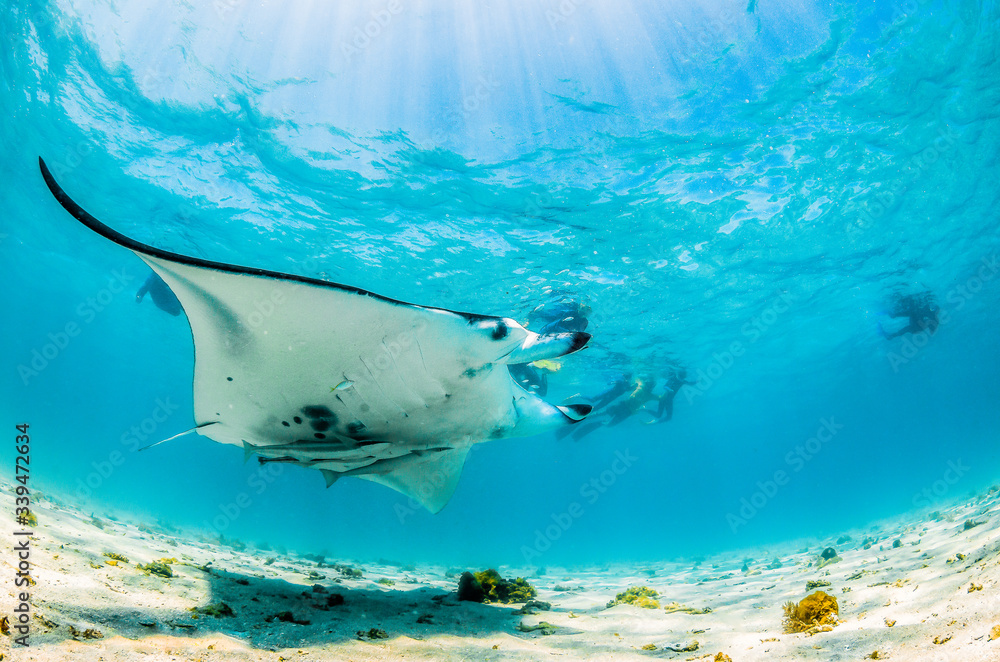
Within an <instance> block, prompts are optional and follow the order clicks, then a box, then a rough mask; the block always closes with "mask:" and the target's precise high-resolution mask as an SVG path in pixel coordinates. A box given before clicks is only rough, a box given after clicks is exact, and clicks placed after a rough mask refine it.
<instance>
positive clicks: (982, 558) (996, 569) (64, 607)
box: [0, 484, 1000, 662]
mask: <svg viewBox="0 0 1000 662" xmlns="http://www.w3.org/2000/svg"><path fill="white" fill-rule="evenodd" d="M2 490H3V492H2V496H0V511H2V512H8V513H9V512H12V510H13V497H12V490H11V487H10V485H9V484H4V485H3V487H2ZM998 509H1000V492H998V493H993V494H987V495H984V496H981V497H979V498H977V499H974V500H972V501H970V502H966V503H961V504H958V505H955V506H952V507H950V508H947V509H945V510H943V511H942V515H943V517H941V518H940V519H936V520H935V519H932V518H930V517H927V516H924V517H923V518H918V516H916V515H911V516H908V518H900V519H898V520H893V521H887V522H882V523H880V524H879V525H876V526H874V527H871V528H870V529H868V530H866V531H850V532H847V535H850V536H851V540H850V541H848V542H843V543H839V544H838V543H837V542H836V539H837V536H835V537H834V538H833V539H831V540H825V541H818V540H814V541H798V542H796V543H794V544H788V545H785V546H783V547H775V548H771V549H755V550H745V551H741V552H739V553H735V552H734V553H729V554H725V555H721V556H718V557H715V558H709V559H706V560H705V561H703V562H701V563H700V564H695V563H693V562H685V563H680V562H668V563H660V564H643V565H641V566H638V567H624V566H623V567H612V568H590V569H573V570H569V569H549V570H548V571H547V574H545V575H544V576H542V577H533V578H531V580H530V581H531V582H532V584H534V585H535V586H536V587H537V588H538V590H539V595H538V599H539V600H544V601H548V602H551V603H552V610H551V611H547V612H540V613H539V614H537V615H527V616H520V615H517V614H515V613H514V612H515V610H516V609H517V608H518V607H519V606H518V605H511V606H508V605H482V604H475V603H470V602H458V601H457V600H456V598H455V587H456V584H457V580H456V578H454V577H445V572H446V570H445V568H441V567H437V568H435V567H421V568H416V569H411V570H405V569H403V568H400V567H397V566H387V565H379V564H372V563H351V564H349V565H353V566H354V567H358V568H361V569H363V571H364V577H363V578H361V579H344V578H342V577H341V573H340V572H338V571H337V570H335V569H334V568H332V567H329V566H327V565H322V566H318V565H317V563H316V562H315V561H311V560H307V559H304V558H302V557H299V556H296V555H294V554H292V555H284V554H277V553H274V552H267V551H257V550H247V551H237V550H234V549H232V548H230V547H226V546H220V545H219V544H214V543H209V542H204V541H192V540H188V539H186V538H184V537H177V534H176V533H175V534H171V533H169V532H166V531H161V530H157V529H156V528H155V527H153V528H149V527H147V526H144V527H143V530H140V529H139V526H138V525H137V524H129V523H124V522H112V521H109V520H106V519H102V520H100V524H101V525H102V526H103V528H100V527H99V526H98V525H96V524H95V523H94V522H93V521H92V520H91V519H90V518H89V517H88V516H86V515H83V514H82V513H80V512H79V511H77V510H76V509H73V508H70V507H67V506H65V505H60V504H58V503H56V502H54V501H53V500H51V499H47V498H43V499H41V500H40V501H39V502H38V503H36V512H37V514H38V517H39V520H40V522H41V524H40V526H39V527H37V528H36V529H35V531H36V536H35V539H34V540H33V541H32V546H33V547H32V557H31V561H32V563H33V564H34V571H33V572H34V577H35V579H36V581H37V584H36V585H35V586H34V587H32V589H31V591H32V604H33V610H34V619H33V623H32V631H31V636H30V642H31V646H30V647H29V648H22V647H13V648H12V647H11V643H12V642H11V639H10V638H9V637H0V646H2V648H0V652H2V653H3V655H4V659H7V660H10V659H13V660H46V661H47V660H76V659H84V660H105V661H108V662H111V661H124V660H202V661H204V662H210V661H213V660H268V661H274V662H277V661H279V660H358V661H361V660H522V659H526V660H552V659H557V660H642V659H649V658H658V659H677V660H712V659H714V658H715V655H716V654H717V653H719V652H723V653H725V654H726V655H729V656H730V657H731V658H732V660H733V661H734V662H747V661H750V660H861V659H864V658H865V657H866V656H869V655H870V654H871V653H872V652H873V651H879V654H880V657H879V658H878V659H883V658H884V659H891V660H900V661H902V660H919V661H921V662H934V661H942V662H943V661H945V660H956V661H958V660H961V661H962V662H975V661H978V660H983V661H986V660H1000V639H998V640H995V641H990V640H989V636H990V632H991V629H992V628H993V627H994V626H997V625H1000V600H998V595H1000V532H998V528H997V524H998V522H1000V521H998V519H997V513H998ZM970 518H971V519H974V520H976V521H981V522H983V524H981V525H980V526H976V527H974V528H972V529H970V530H965V529H964V527H963V523H964V522H965V520H966V519H970ZM866 536H871V537H872V538H875V539H876V542H875V543H874V545H873V546H872V547H871V548H870V549H867V550H866V549H863V548H862V544H861V542H862V540H863V539H864V538H865V537H866ZM897 537H898V538H900V539H901V541H902V546H901V547H898V548H893V546H892V543H893V541H894V540H895V539H896V538H897ZM8 540H9V538H8ZM828 545H830V546H833V547H835V548H836V549H837V551H838V552H839V555H840V557H841V559H842V560H841V561H840V562H837V563H833V564H831V565H828V566H826V567H824V568H822V569H819V568H817V567H816V564H815V561H816V560H817V558H818V554H819V552H820V551H821V550H822V549H823V547H825V546H828ZM806 546H808V551H804V548H805V547H806ZM6 549H7V550H8V551H7V552H4V553H3V554H0V563H2V564H3V566H4V574H5V575H6V576H7V577H8V578H9V579H8V580H6V581H5V582H4V583H5V586H6V587H7V591H6V593H7V596H6V598H5V604H4V613H5V614H10V613H11V609H12V607H13V604H14V593H13V592H14V587H13V574H14V567H13V566H14V564H15V560H14V557H13V554H12V553H11V552H10V549H11V545H10V544H8V545H7V546H6ZM104 552H115V553H118V554H122V555H124V556H126V557H128V563H119V564H118V565H117V566H111V565H107V563H106V561H107V559H106V558H105V557H104V556H103V553H104ZM956 553H962V554H964V555H965V558H964V560H960V561H956V560H955V559H956ZM745 556H746V557H751V558H753V559H754V560H755V562H754V563H752V564H751V568H750V572H749V573H744V572H742V571H741V567H742V565H743V559H744V557H745ZM164 557H175V558H176V559H178V561H179V562H180V563H176V564H172V565H171V568H172V569H173V572H174V577H173V578H170V579H165V578H161V577H158V576H155V575H148V574H145V573H143V572H141V571H140V570H138V569H137V568H136V565H137V564H139V563H142V564H145V563H148V562H150V561H152V560H155V559H160V558H164ZM268 557H275V559H276V560H275V561H274V562H272V563H271V564H269V565H265V561H266V559H268ZM773 558H778V559H779V560H780V562H781V564H782V565H781V567H780V568H776V569H768V568H767V566H768V564H769V563H770V561H771V560H772V559H773ZM209 562H211V571H206V570H204V569H202V568H200V567H199V566H203V565H204V564H206V563H209ZM327 562H328V563H334V561H333V560H332V559H328V560H327ZM340 562H341V563H343V561H340ZM91 564H94V565H97V566H99V567H98V568H94V567H92V565H91ZM185 564H186V565H185ZM472 569H473V570H478V569H479V568H472ZM499 570H500V572H501V574H503V575H504V576H516V575H519V574H527V573H531V572H532V570H531V569H526V568H505V567H502V568H499ZM310 573H318V574H319V575H322V577H316V576H315V575H314V576H312V577H311V576H310ZM859 573H860V574H859ZM851 577H854V578H853V579H850V578H851ZM380 578H387V579H390V580H392V581H393V582H395V583H394V585H392V586H384V585H380V584H378V583H376V582H377V580H378V579H380ZM809 580H824V581H829V582H830V583H831V584H832V586H830V587H825V588H823V589H821V590H824V591H826V592H828V593H830V594H831V595H833V596H835V597H836V598H837V599H838V601H839V603H840V618H841V623H840V624H839V625H838V626H837V627H835V628H834V629H833V631H831V632H823V633H819V634H815V635H806V634H785V633H784V632H783V629H782V616H783V611H782V605H783V604H784V603H785V602H786V601H789V600H793V601H798V600H801V599H802V598H803V597H805V596H806V595H807V594H808V593H810V592H811V591H807V590H806V586H805V584H806V582H807V581H809ZM973 583H974V584H976V585H981V586H982V590H976V591H973V592H970V591H969V587H970V586H971V585H972V584H973ZM314 584H319V585H321V586H322V587H324V589H325V591H326V592H315V591H313V588H312V587H313V585H314ZM633 585H647V586H649V587H651V588H653V589H655V590H657V591H658V592H659V593H660V601H661V603H662V604H666V603H668V602H673V601H676V602H680V603H682V604H684V605H686V606H688V607H693V608H697V609H701V608H705V607H708V608H711V610H712V611H711V613H707V614H689V613H665V611H664V610H663V609H642V608H638V607H634V606H630V605H619V606H616V607H613V608H611V609H606V608H605V604H606V603H607V601H608V600H610V599H612V598H613V597H614V596H615V594H616V593H617V592H619V591H623V590H625V589H626V588H627V587H628V586H633ZM566 586H569V587H571V590H568V591H567V590H556V587H560V588H564V587H566ZM331 593H339V594H341V595H343V597H344V604H343V605H339V606H330V607H329V608H328V609H322V608H319V607H325V606H326V600H327V598H328V596H329V595H330V594H331ZM220 601H221V602H225V603H226V604H228V605H229V606H230V607H231V608H232V610H233V612H234V613H235V615H234V616H231V617H221V618H215V617H212V616H205V615H201V616H197V617H196V615H195V614H193V613H192V612H191V611H190V609H191V608H192V607H199V606H205V605H208V604H210V603H219V602H220ZM280 611H290V612H292V613H293V615H294V617H295V618H296V619H297V620H308V621H309V622H310V623H309V624H308V625H300V624H296V623H290V622H282V621H279V620H272V621H271V622H268V621H267V620H265V619H266V618H267V617H269V616H274V615H275V614H277V613H278V612H280ZM424 615H430V618H429V619H425V620H430V622H428V623H418V622H417V620H418V618H420V617H421V616H424ZM887 619H888V621H895V624H894V626H892V627H888V626H887V625H886V623H887ZM540 621H546V622H548V623H551V624H553V625H556V626H559V627H560V628H561V629H560V630H557V631H556V632H555V633H554V634H549V635H544V634H541V633H540V632H530V633H524V632H520V631H519V630H518V626H519V624H522V623H523V624H524V625H526V626H530V625H534V624H537V623H539V622H540ZM143 623H145V624H146V625H143ZM71 626H72V627H74V628H76V630H77V631H78V632H83V631H86V630H87V629H94V630H97V631H99V632H100V633H101V635H102V636H101V638H99V639H82V637H81V640H79V641H78V640H75V639H74V638H73V636H72V633H71V629H70V627H71ZM185 626H187V627H185ZM373 627H374V628H380V629H382V630H384V631H385V633H386V634H387V636H388V638H386V639H377V640H369V639H367V638H365V639H363V640H362V639H359V638H358V636H357V632H358V631H359V630H364V631H367V630H368V629H369V628H373ZM77 636H78V637H80V635H77ZM935 637H938V638H939V640H940V639H942V638H946V637H950V639H948V640H947V641H946V642H945V643H941V644H935V643H934V639H935ZM693 642H697V645H698V647H697V650H695V651H693V652H670V651H669V650H666V649H665V646H667V645H671V644H676V645H680V646H683V645H688V644H692V643H693ZM647 644H654V645H655V646H657V650H652V651H646V650H642V647H643V646H644V645H647Z"/></svg>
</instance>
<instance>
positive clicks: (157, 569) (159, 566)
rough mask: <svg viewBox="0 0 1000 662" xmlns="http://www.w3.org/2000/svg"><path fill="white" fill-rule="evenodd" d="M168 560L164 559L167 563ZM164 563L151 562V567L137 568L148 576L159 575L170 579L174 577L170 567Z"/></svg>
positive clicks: (141, 566) (139, 566)
mask: <svg viewBox="0 0 1000 662" xmlns="http://www.w3.org/2000/svg"><path fill="white" fill-rule="evenodd" d="M166 560H167V559H164V561H166ZM164 561H150V562H149V565H141V564H140V565H137V566H136V568H138V569H139V570H142V571H143V572H145V573H146V574H148V575H159V576H160V577H164V578H167V579H169V578H170V577H173V576H174V571H173V570H171V569H170V566H169V565H168V564H166V563H164Z"/></svg>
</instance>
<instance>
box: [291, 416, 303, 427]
mask: <svg viewBox="0 0 1000 662" xmlns="http://www.w3.org/2000/svg"><path fill="white" fill-rule="evenodd" d="M292 420H293V421H295V422H296V423H298V424H300V425H301V424H302V419H301V418H299V417H298V416H296V417H295V418H293V419H292Z"/></svg>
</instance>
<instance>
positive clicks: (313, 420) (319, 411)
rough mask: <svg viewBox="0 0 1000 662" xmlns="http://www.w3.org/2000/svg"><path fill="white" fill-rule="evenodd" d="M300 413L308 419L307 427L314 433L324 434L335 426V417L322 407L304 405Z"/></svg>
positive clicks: (328, 409) (327, 408) (326, 408)
mask: <svg viewBox="0 0 1000 662" xmlns="http://www.w3.org/2000/svg"><path fill="white" fill-rule="evenodd" d="M302 413H303V414H305V415H306V417H307V418H309V425H310V426H311V427H312V429H313V430H315V431H316V432H324V431H326V430H329V429H330V428H331V427H332V426H334V425H336V424H337V415H336V414H334V413H333V412H332V411H330V408H329V407H326V406H324V405H306V406H305V407H303V408H302Z"/></svg>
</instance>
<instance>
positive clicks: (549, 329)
mask: <svg viewBox="0 0 1000 662" xmlns="http://www.w3.org/2000/svg"><path fill="white" fill-rule="evenodd" d="M552 297H553V298H551V299H550V300H549V301H547V302H546V303H543V304H542V305H540V306H538V307H537V308H535V309H534V310H532V311H531V313H529V314H528V325H527V326H528V327H529V328H530V329H531V330H532V331H534V332H535V333H540V334H543V335H545V334H550V333H576V332H579V331H584V330H586V328H587V324H588V323H589V320H588V319H587V315H588V314H589V313H590V306H588V305H586V304H584V303H582V302H580V300H579V299H577V298H575V297H574V296H572V295H570V294H561V293H553V295H552ZM507 368H508V370H510V376H511V377H513V378H514V381H516V382H517V383H518V384H520V385H521V387H522V388H523V389H524V390H525V391H528V392H530V393H534V394H535V395H538V396H544V395H545V394H546V392H547V391H548V390H549V376H548V373H550V372H558V370H559V368H560V364H559V362H557V361H552V360H543V361H535V362H534V363H524V364H519V365H508V366H507ZM615 397H617V396H615Z"/></svg>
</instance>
